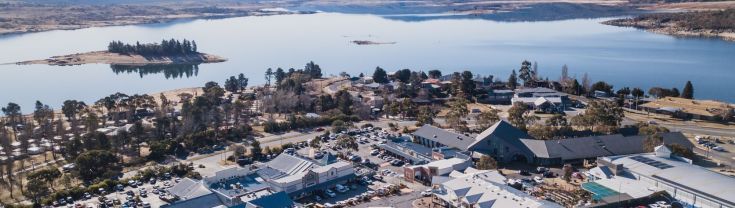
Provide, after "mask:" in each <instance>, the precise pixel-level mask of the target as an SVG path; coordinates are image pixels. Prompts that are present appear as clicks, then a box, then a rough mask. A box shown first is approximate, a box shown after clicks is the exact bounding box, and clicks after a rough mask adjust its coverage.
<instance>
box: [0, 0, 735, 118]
mask: <svg viewBox="0 0 735 208" xmlns="http://www.w3.org/2000/svg"><path fill="white" fill-rule="evenodd" d="M604 20H606V19H573V20H561V21H542V22H497V21H490V20H480V19H438V20H429V21H411V22H407V21H399V20H391V19H387V18H383V17H380V16H375V15H358V14H338V13H319V14H311V15H283V16H265V17H240V18H229V19H217V20H191V21H179V22H175V23H166V24H151V25H137V26H119V27H104V28H88V29H80V30H70V31H50V32H42V33H31V34H23V35H12V36H2V37H0V48H1V49H2V50H0V63H9V62H16V61H24V60H32V59H43V58H48V57H50V56H54V55H64V54H70V53H77V52H87V51H94V50H105V49H106V46H107V43H108V42H109V41H110V40H122V41H124V42H135V41H141V42H158V41H160V40H161V39H164V38H165V39H170V38H177V39H184V38H186V39H194V40H196V41H197V43H198V45H199V50H200V51H202V52H206V53H211V54H216V55H220V56H224V57H226V58H228V59H229V61H227V62H224V63H214V64H202V65H199V66H198V69H196V70H188V71H186V73H187V74H186V75H183V76H171V74H170V73H159V74H155V73H149V74H147V75H145V76H142V77H141V74H139V73H135V72H133V73H126V72H120V71H117V73H116V72H114V71H113V70H112V69H111V68H110V66H109V65H104V64H91V65H82V66H46V65H24V66H18V65H0V89H2V90H1V91H0V103H2V104H3V105H4V104H5V103H7V102H16V103H19V104H20V105H21V106H22V107H23V111H24V112H26V113H27V112H30V111H31V110H32V109H31V108H32V106H33V103H34V102H35V101H36V100H41V101H42V102H44V103H48V104H50V105H52V106H55V107H58V106H60V105H61V103H62V102H63V101H64V100H67V99H77V100H83V101H85V102H89V103H91V102H94V101H96V100H97V99H99V98H100V97H103V96H106V95H109V94H111V93H115V92H123V93H128V94H135V93H152V92H159V91H164V90H169V89H174V88H181V87H197V86H202V85H203V84H204V83H206V82H207V81H218V82H220V83H222V82H223V81H224V80H225V78H227V77H229V76H231V75H236V74H239V73H244V74H245V75H246V76H247V77H249V78H250V80H251V82H250V83H251V84H260V83H263V82H264V75H263V74H264V71H265V69H267V68H269V67H270V68H274V69H275V68H277V67H282V68H284V69H287V68H292V67H293V68H303V66H304V64H305V63H306V62H308V61H314V62H316V63H317V64H319V65H320V66H321V68H322V69H323V70H324V73H325V74H339V73H340V72H342V71H346V72H348V73H350V74H353V75H356V74H359V73H360V72H364V73H366V74H372V71H373V70H374V69H375V67H376V66H381V67H382V68H385V69H387V70H388V71H394V70H398V69H403V68H409V69H412V70H424V71H428V70H431V69H440V70H442V71H443V72H444V73H449V72H452V71H459V70H471V71H472V72H473V73H475V74H481V75H494V76H495V77H499V78H500V79H503V80H505V79H507V77H508V75H509V74H510V72H511V70H512V69H517V68H519V67H520V63H521V62H522V61H523V60H524V59H527V60H531V61H536V62H538V64H539V72H540V74H541V76H542V77H549V78H550V79H558V77H559V75H560V72H561V67H562V65H564V64H567V65H568V66H569V72H570V74H571V75H576V76H577V77H578V78H581V76H582V74H584V73H588V74H589V76H590V78H591V79H592V80H593V81H598V80H604V81H607V82H609V83H611V84H613V85H614V86H615V87H616V88H617V87H622V86H629V87H641V88H644V90H647V89H648V88H649V87H652V86H662V87H678V88H679V89H681V88H683V86H684V84H685V83H686V81H687V80H691V81H692V83H693V84H694V89H695V97H697V98H702V99H717V100H724V101H729V102H735V68H734V67H733V66H735V43H733V42H726V41H722V40H717V39H700V38H675V37H670V36H666V35H660V34H654V33H649V32H645V31H641V30H637V29H633V28H621V27H614V26H607V25H602V24H599V22H601V21H604ZM352 40H371V41H377V42H396V44H392V45H389V44H386V45H355V44H352V43H350V41H352Z"/></svg>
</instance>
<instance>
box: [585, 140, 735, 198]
mask: <svg viewBox="0 0 735 208" xmlns="http://www.w3.org/2000/svg"><path fill="white" fill-rule="evenodd" d="M597 161H598V167H596V168H594V169H592V170H590V173H589V175H591V176H592V177H589V178H590V179H591V181H590V182H588V183H585V184H582V187H583V188H584V189H585V190H587V191H590V192H592V193H593V194H594V198H596V199H598V200H599V201H602V202H614V201H616V200H619V199H626V198H641V197H646V196H649V195H651V194H653V193H655V192H660V191H665V192H666V193H668V194H669V195H670V196H672V197H673V198H674V199H676V201H678V202H679V203H681V204H682V205H684V207H702V208H723V207H728V208H732V207H735V189H733V187H732V186H733V184H735V178H733V177H729V176H725V175H722V174H719V173H716V172H712V171H710V170H707V169H705V168H703V167H700V166H696V165H692V164H691V163H689V161H687V160H685V159H682V158H679V157H676V156H673V155H671V151H670V150H669V149H667V148H666V147H665V146H659V147H657V148H656V151H655V152H654V153H644V154H633V155H624V156H610V157H601V158H599V159H598V160H597Z"/></svg>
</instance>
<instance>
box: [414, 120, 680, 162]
mask: <svg viewBox="0 0 735 208" xmlns="http://www.w3.org/2000/svg"><path fill="white" fill-rule="evenodd" d="M413 136H414V139H415V140H416V141H417V142H418V143H419V144H422V145H423V146H426V147H429V148H439V147H449V148H456V149H458V150H461V151H470V152H474V153H477V154H481V155H489V156H492V157H494V158H495V159H496V160H497V161H499V162H528V163H534V164H541V165H557V164H563V163H578V162H582V161H583V160H584V159H594V158H597V157H604V156H613V155H628V154H638V153H644V152H646V151H645V150H644V149H643V146H644V145H643V143H644V141H645V140H646V138H647V137H648V136H644V135H634V136H624V135H623V134H614V135H603V136H590V137H579V138H569V139H555V140H537V139H535V138H533V137H532V136H530V135H528V134H527V133H526V132H524V131H522V130H520V129H518V128H516V127H514V126H513V125H511V124H510V123H508V122H506V121H503V120H501V121H498V122H497V123H495V125H493V126H491V127H490V128H488V129H486V130H485V131H483V132H482V133H480V134H479V135H477V136H476V137H474V138H473V137H470V136H466V135H462V134H457V133H454V132H451V131H448V130H444V129H440V128H437V127H434V126H430V125H424V126H422V127H421V128H419V129H418V130H417V131H416V132H414V134H413ZM661 137H662V138H663V142H664V144H667V145H668V144H679V145H682V146H684V147H685V148H688V149H691V148H693V147H694V145H693V144H692V143H691V142H690V141H689V140H688V139H687V138H686V137H685V136H684V135H683V134H682V133H680V132H670V133H662V134H661Z"/></svg>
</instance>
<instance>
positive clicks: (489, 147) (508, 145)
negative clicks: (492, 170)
mask: <svg viewBox="0 0 735 208" xmlns="http://www.w3.org/2000/svg"><path fill="white" fill-rule="evenodd" d="M529 138H533V137H531V136H529V135H528V134H526V132H523V131H521V130H520V129H518V128H516V127H514V126H513V125H511V124H510V123H508V122H506V121H503V120H500V121H498V122H497V123H495V125H493V126H491V127H490V128H488V129H486V130H485V131H483V132H482V133H480V134H479V135H477V138H476V139H475V140H476V142H475V143H474V144H473V145H472V149H471V150H472V151H475V152H479V153H482V154H487V155H492V156H494V157H495V159H496V160H498V161H501V162H511V161H531V160H532V159H533V152H531V150H530V149H528V148H527V147H526V146H525V145H524V144H523V143H522V142H521V139H529Z"/></svg>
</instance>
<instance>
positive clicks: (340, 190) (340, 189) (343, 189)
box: [335, 184, 350, 193]
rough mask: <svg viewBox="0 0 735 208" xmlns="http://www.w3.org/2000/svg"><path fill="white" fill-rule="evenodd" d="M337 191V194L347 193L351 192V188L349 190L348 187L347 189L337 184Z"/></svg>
mask: <svg viewBox="0 0 735 208" xmlns="http://www.w3.org/2000/svg"><path fill="white" fill-rule="evenodd" d="M335 189H336V190H337V192H339V193H344V192H347V191H349V190H350V189H349V188H347V187H345V186H343V185H340V184H337V186H336V188H335Z"/></svg>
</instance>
